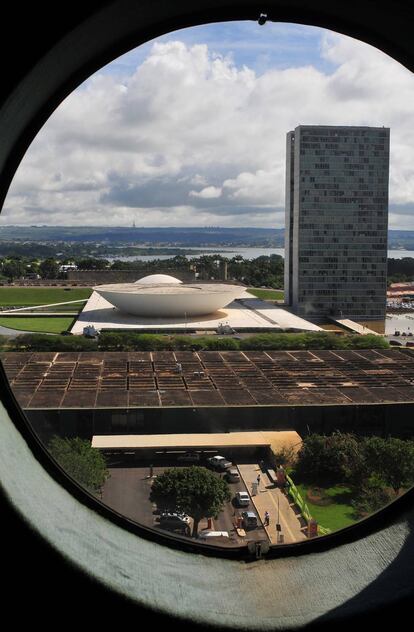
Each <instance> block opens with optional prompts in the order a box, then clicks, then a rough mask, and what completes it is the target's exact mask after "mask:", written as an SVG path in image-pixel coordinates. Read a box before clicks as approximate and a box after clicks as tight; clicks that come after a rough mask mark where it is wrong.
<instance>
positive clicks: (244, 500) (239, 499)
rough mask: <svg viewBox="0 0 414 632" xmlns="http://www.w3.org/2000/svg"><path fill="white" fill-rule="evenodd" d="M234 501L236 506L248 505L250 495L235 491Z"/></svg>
mask: <svg viewBox="0 0 414 632" xmlns="http://www.w3.org/2000/svg"><path fill="white" fill-rule="evenodd" d="M235 501H236V504H237V506H238V507H248V506H249V505H250V496H249V494H248V493H247V492H237V494H236V495H235Z"/></svg>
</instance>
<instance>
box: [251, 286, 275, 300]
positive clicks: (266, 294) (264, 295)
mask: <svg viewBox="0 0 414 632" xmlns="http://www.w3.org/2000/svg"><path fill="white" fill-rule="evenodd" d="M247 291H248V292H249V293H250V294H253V296H257V298H261V299H262V300H263V301H282V300H283V298H284V292H280V291H279V290H263V289H262V288H259V287H249V288H247Z"/></svg>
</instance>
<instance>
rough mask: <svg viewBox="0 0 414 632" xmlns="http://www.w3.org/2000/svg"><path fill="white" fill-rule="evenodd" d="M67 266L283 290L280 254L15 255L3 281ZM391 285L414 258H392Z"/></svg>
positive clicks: (411, 275) (411, 274)
mask: <svg viewBox="0 0 414 632" xmlns="http://www.w3.org/2000/svg"><path fill="white" fill-rule="evenodd" d="M65 264H75V265H76V266H77V269H78V270H117V271H119V270H125V271H136V272H137V276H139V275H146V274H152V273H158V272H163V271H164V270H169V271H170V270H177V271H188V270H191V271H193V272H194V273H197V274H198V276H197V278H199V279H201V280H209V279H220V278H223V276H224V267H225V266H226V267H227V278H228V279H229V280H235V281H240V282H242V283H244V284H245V285H247V286H251V287H261V286H266V287H270V288H275V289H282V288H283V274H284V272H283V270H284V259H283V257H282V256H280V255H275V254H273V255H270V256H267V255H263V256H260V257H256V258H255V259H245V258H244V257H242V256H240V255H237V256H235V257H231V258H229V257H225V256H223V255H203V256H201V257H189V258H188V257H185V256H184V255H176V256H174V257H171V258H168V259H154V260H153V261H141V260H138V259H136V260H134V261H122V260H121V259H115V260H113V261H110V260H109V259H105V258H101V257H99V258H98V257H85V256H81V257H79V256H74V257H70V258H68V257H63V258H61V259H58V258H56V257H46V258H34V257H27V256H23V255H14V256H8V257H3V258H0V280H1V279H3V281H4V282H13V281H14V280H16V279H19V278H23V277H27V276H28V275H39V276H40V278H42V279H62V280H63V279H66V278H67V273H66V272H63V271H61V270H60V267H61V266H62V265H65ZM387 273H388V284H390V283H396V282H399V281H412V280H414V258H413V257H403V258H402V259H388V272H387Z"/></svg>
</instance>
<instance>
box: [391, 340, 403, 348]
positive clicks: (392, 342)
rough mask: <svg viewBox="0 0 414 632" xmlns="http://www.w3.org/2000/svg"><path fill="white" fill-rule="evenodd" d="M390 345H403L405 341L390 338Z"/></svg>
mask: <svg viewBox="0 0 414 632" xmlns="http://www.w3.org/2000/svg"><path fill="white" fill-rule="evenodd" d="M390 345H391V346H392V347H403V346H404V345H403V343H402V342H400V341H399V340H390Z"/></svg>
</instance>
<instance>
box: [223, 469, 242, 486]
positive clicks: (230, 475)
mask: <svg viewBox="0 0 414 632" xmlns="http://www.w3.org/2000/svg"><path fill="white" fill-rule="evenodd" d="M225 477H226V480H227V481H228V482H229V483H238V482H239V481H240V474H239V470H238V469H237V467H229V469H228V470H227V472H226V474H225Z"/></svg>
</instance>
